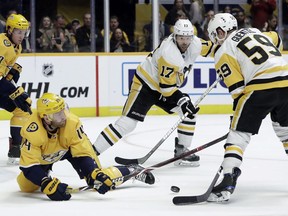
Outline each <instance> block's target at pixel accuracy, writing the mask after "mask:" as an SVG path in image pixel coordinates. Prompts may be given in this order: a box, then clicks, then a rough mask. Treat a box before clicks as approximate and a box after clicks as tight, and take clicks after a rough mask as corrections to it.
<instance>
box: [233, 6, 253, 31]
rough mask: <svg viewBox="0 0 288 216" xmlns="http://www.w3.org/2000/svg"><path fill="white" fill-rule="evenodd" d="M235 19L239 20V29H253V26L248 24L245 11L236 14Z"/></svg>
mask: <svg viewBox="0 0 288 216" xmlns="http://www.w3.org/2000/svg"><path fill="white" fill-rule="evenodd" d="M235 18H236V20H237V24H238V28H239V29H241V28H251V25H250V24H249V23H248V21H247V19H246V15H245V13H244V11H242V10H239V11H238V13H236V15H235Z"/></svg>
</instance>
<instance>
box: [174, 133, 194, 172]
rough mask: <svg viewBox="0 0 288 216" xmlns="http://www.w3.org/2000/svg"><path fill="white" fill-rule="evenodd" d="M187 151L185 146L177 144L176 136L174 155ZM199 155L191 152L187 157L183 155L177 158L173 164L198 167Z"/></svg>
mask: <svg viewBox="0 0 288 216" xmlns="http://www.w3.org/2000/svg"><path fill="white" fill-rule="evenodd" d="M187 151H189V149H187V148H186V147H184V146H183V145H180V144H178V138H177V137H175V150H174V157H177V156H179V155H181V154H183V153H185V152H187ZM199 161H200V157H199V156H198V155H195V154H191V155H189V156H187V157H184V158H182V159H180V160H177V161H175V162H174V165H175V166H184V167H187V166H188V167H198V166H200V163H199Z"/></svg>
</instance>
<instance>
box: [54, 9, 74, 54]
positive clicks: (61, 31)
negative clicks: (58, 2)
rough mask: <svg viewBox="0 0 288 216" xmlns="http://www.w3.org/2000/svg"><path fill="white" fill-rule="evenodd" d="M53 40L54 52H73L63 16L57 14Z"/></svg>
mask: <svg viewBox="0 0 288 216" xmlns="http://www.w3.org/2000/svg"><path fill="white" fill-rule="evenodd" d="M54 40H55V47H56V50H55V51H56V52H73V51H74V48H73V44H72V43H71V36H70V33H69V31H68V30H67V29H66V22H65V18H64V16H63V15H61V14H58V15H57V16H56V18H55V21H54Z"/></svg>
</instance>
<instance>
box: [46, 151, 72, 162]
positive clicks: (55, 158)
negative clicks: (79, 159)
mask: <svg viewBox="0 0 288 216" xmlns="http://www.w3.org/2000/svg"><path fill="white" fill-rule="evenodd" d="M66 152H67V150H59V151H57V152H54V153H52V154H48V155H42V160H44V161H47V162H49V163H54V162H56V161H59V160H60V159H61V158H62V157H63V156H64V155H65V154H66Z"/></svg>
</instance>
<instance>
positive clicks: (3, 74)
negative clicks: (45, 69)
mask: <svg viewBox="0 0 288 216" xmlns="http://www.w3.org/2000/svg"><path fill="white" fill-rule="evenodd" d="M28 28H29V23H28V21H27V20H26V19H25V17H23V16H22V15H20V14H12V15H10V16H9V17H8V18H7V22H6V32H5V33H2V34H0V107H1V108H2V109H5V110H7V111H8V112H11V113H12V114H13V116H12V118H11V120H10V134H11V138H9V152H8V164H18V163H19V156H20V144H21V136H20V129H21V127H22V125H23V124H24V122H25V121H26V119H27V118H28V117H29V113H28V112H30V106H31V99H30V98H29V97H28V95H27V93H26V92H25V91H24V89H23V88H22V87H20V86H17V84H16V83H17V81H18V79H19V76H20V73H21V71H22V67H21V66H20V65H19V64H17V63H16V60H17V58H18V57H19V55H20V53H21V51H22V47H21V42H22V41H23V39H24V37H25V35H26V33H27V30H28Z"/></svg>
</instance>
